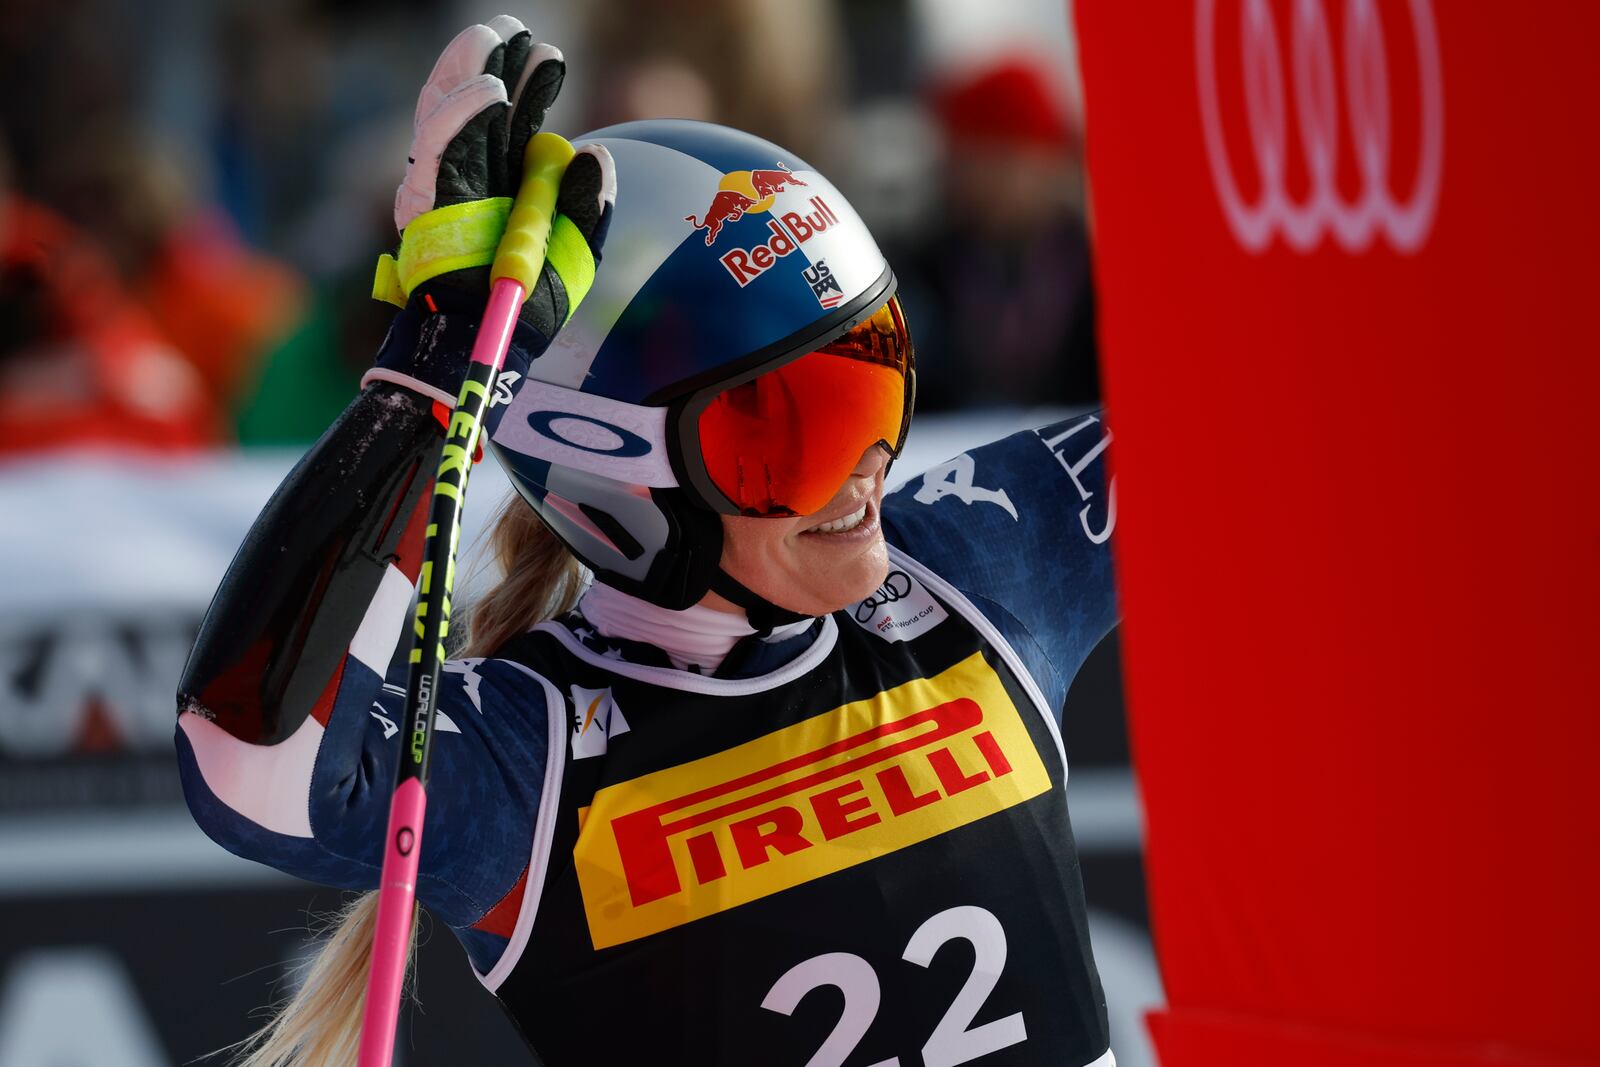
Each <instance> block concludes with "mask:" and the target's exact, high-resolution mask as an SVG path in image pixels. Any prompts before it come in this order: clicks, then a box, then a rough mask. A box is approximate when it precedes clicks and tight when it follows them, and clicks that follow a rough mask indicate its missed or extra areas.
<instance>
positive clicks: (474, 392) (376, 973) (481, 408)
mask: <svg viewBox="0 0 1600 1067" xmlns="http://www.w3.org/2000/svg"><path fill="white" fill-rule="evenodd" d="M572 154H573V152H572V146H571V145H570V144H568V143H567V142H566V141H565V140H563V139H562V138H560V137H557V136H556V135H555V134H553V133H541V134H538V135H537V136H535V137H534V138H533V139H532V140H531V141H530V142H529V143H528V150H527V153H526V155H525V156H524V159H523V177H522V186H521V188H519V189H518V190H517V196H516V200H515V201H514V203H513V204H512V208H511V215H510V218H509V219H507V221H506V230H505V234H504V235H503V236H502V237H501V238H500V245H499V248H498V249H497V250H496V252H495V257H494V265H493V267H492V268H491V269H490V274H489V276H490V278H491V279H492V282H491V288H490V290H489V303H488V306H487V307H486V308H485V309H484V312H483V321H482V322H481V323H480V324H479V326H478V336H477V340H476V341H475V342H474V343H473V346H472V361H471V362H470V363H469V364H468V365H467V376H466V379H465V380H464V381H463V382H462V383H461V392H460V394H459V395H458V396H457V397H456V406H455V410H454V412H452V413H451V416H450V425H449V427H448V429H447V430H446V432H445V443H444V451H443V453H442V454H441V455H440V457H439V473H438V475H437V476H436V477H435V479H434V483H433V501H432V505H431V507H430V510H429V513H428V530H427V537H426V541H425V542H424V547H423V554H422V571H421V574H420V578H419V582H418V589H417V616H416V627H415V630H414V632H415V633H416V634H417V637H416V643H415V644H414V645H413V646H412V649H411V665H410V680H409V683H408V685H407V687H406V711H405V717H404V722H405V727H406V731H407V732H406V733H405V734H403V736H402V742H403V744H402V750H401V753H400V762H399V766H398V767H397V769H396V771H395V789H394V797H393V798H392V799H391V800H390V802H389V824H388V829H387V830H386V831H385V837H384V849H383V873H382V875H381V876H380V879H379V883H378V918H377V933H376V935H375V937H374V939H373V943H372V973H371V976H370V977H369V978H368V979H367V996H366V1005H365V1008H364V1009H363V1012H362V1018H361V1051H360V1054H359V1056H358V1057H357V1063H358V1065H359V1067H389V1064H390V1063H391V1061H392V1059H393V1056H394V1039H395V1028H396V1026H397V1024H398V1022H399V1019H400V997H401V989H402V986H403V985H404V982H405V973H406V961H407V959H408V957H409V956H410V954H411V917H412V914H413V912H414V910H415V905H416V898H417V870H418V867H419V861H420V860H421V857H422V826H423V815H424V813H425V812H426V810H427V806H428V796H427V784H428V756H429V753H430V751H431V749H432V741H433V720H434V711H435V708H436V703H435V698H436V694H437V692H438V688H439V670H440V668H441V667H442V666H443V665H444V660H445V651H444V638H445V634H446V633H448V631H449V622H450V590H451V586H452V585H453V584H454V577H455V554H456V541H457V539H458V538H459V537H460V533H461V507H462V503H463V501H464V500H465V499H466V493H467V474H468V472H469V471H471V469H472V457H473V456H474V455H476V453H477V447H478V439H479V437H480V435H481V433H482V429H483V416H484V413H485V411H487V409H488V398H489V396H490V394H491V393H492V392H493V391H494V379H495V375H496V374H498V373H499V371H500V366H501V364H503V363H504V362H505V358H506V349H507V348H508V347H509V346H510V344H511V331H512V329H513V328H514V327H515V326H516V323H517V313H518V312H519V311H520V310H521V309H522V302H523V301H524V300H525V299H526V298H527V294H528V293H529V292H531V291H532V289H533V285H534V283H535V282H536V281H538V278H539V272H540V270H542V269H543V267H544V253H545V246H546V244H547V242H548V241H549V238H550V222H551V220H552V219H553V218H554V216H555V202H556V190H557V188H558V187H559V185H560V184H561V175H562V174H563V173H564V172H565V171H566V167H567V163H568V162H569V161H571V159H572Z"/></svg>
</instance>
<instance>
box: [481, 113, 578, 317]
mask: <svg viewBox="0 0 1600 1067" xmlns="http://www.w3.org/2000/svg"><path fill="white" fill-rule="evenodd" d="M572 156H573V151H572V145H570V144H568V143H567V139H566V138H565V137H561V136H559V135H557V134H554V133H539V134H535V135H534V136H533V138H532V139H531V140H529V141H528V148H527V151H526V152H525V153H524V154H523V157H522V186H521V187H520V188H519V189H518V190H517V199H516V202H515V203H514V204H512V206H511V217H510V218H509V219H507V220H506V232H505V234H504V235H503V236H502V237H501V238H500V247H499V248H498V249H497V250H496V252H495V254H494V265H493V266H492V267H491V268H490V270H489V278H490V280H491V281H492V282H493V281H499V280H500V279H501V278H510V279H512V280H513V281H515V282H517V283H518V284H520V285H521V286H522V294H523V299H527V296H528V294H529V293H532V292H533V286H534V283H535V282H537V281H538V280H539V271H540V270H542V269H543V267H544V252H545V246H546V245H547V244H548V243H549V241H550V223H551V222H552V221H553V220H554V219H555V216H556V191H557V190H558V189H559V188H560V187H561V176H562V175H563V174H565V173H566V170H567V164H568V163H570V162H571V161H572Z"/></svg>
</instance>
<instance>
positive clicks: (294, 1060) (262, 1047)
mask: <svg viewBox="0 0 1600 1067" xmlns="http://www.w3.org/2000/svg"><path fill="white" fill-rule="evenodd" d="M490 545H491V548H492V551H493V555H494V559H495V561H496V562H497V563H498V564H499V565H500V569H501V571H502V572H503V574H504V577H503V578H501V580H500V582H499V583H498V584H496V585H495V587H494V588H493V589H491V590H490V591H489V592H488V593H486V594H484V596H483V598H482V599H481V600H479V601H478V602H477V603H476V604H475V605H473V607H472V611H471V614H470V616H469V620H470V621H469V626H470V634H469V636H468V638H467V643H466V648H465V649H464V654H465V655H467V656H488V655H492V654H493V653H494V651H495V650H496V649H498V648H499V647H500V646H501V645H503V644H505V642H506V641H508V640H510V639H511V638H513V637H515V636H516V635H517V634H520V633H523V632H524V631H526V630H528V629H530V628H532V627H533V626H534V625H536V624H537V623H540V622H543V621H544V620H545V619H549V618H554V617H555V616H557V615H560V614H563V613H564V612H567V611H570V610H571V609H572V606H573V605H574V604H576V603H577V602H578V597H579V595H580V594H581V593H582V592H583V587H584V582H585V580H586V576H585V573H584V570H583V567H582V565H581V564H579V563H578V561H577V559H576V558H575V557H573V555H572V554H571V553H570V552H568V551H567V549H566V546H565V545H563V544H562V543H561V542H560V541H559V540H557V539H556V536H555V535H554V534H552V533H551V532H550V531H549V530H548V529H546V527H545V525H544V523H542V522H540V521H539V517H538V516H537V515H535V514H534V512H533V509H532V508H530V507H529V506H528V505H527V504H525V503H523V501H522V500H521V498H519V497H517V496H515V495H513V496H511V498H510V499H509V500H507V501H506V503H505V505H504V506H503V507H502V508H501V509H500V515H499V517H498V518H497V519H496V520H495V524H494V531H493V533H492V534H491V535H490ZM419 910H420V909H419ZM377 921H378V894H377V893H375V892H374V893H363V894H362V895H361V896H359V897H357V898H356V899H355V900H353V901H352V902H351V903H349V904H348V905H346V906H345V907H344V908H343V909H342V910H340V911H338V912H335V913H334V914H333V915H332V916H330V917H329V919H328V928H329V929H330V930H331V931H332V932H331V933H330V934H329V935H328V939H327V941H326V942H324V943H323V945H322V947H321V949H319V950H318V951H317V954H316V955H315V956H314V957H312V959H311V960H310V961H309V962H308V963H306V964H305V969H304V976H303V979H302V981H301V984H300V988H299V989H298V990H297V991H296V992H295V994H294V996H293V997H292V998H290V1000H289V1002H288V1003H287V1004H285V1005H284V1006H283V1007H282V1008H280V1009H279V1010H278V1012H277V1014H276V1015H274V1016H273V1017H272V1019H271V1020H270V1021H268V1023H267V1024H266V1025H265V1026H263V1027H262V1028H261V1029H260V1030H257V1031H256V1032H255V1033H254V1034H252V1035H250V1036H249V1037H248V1038H246V1039H245V1040H244V1041H242V1042H240V1044H239V1045H238V1046H237V1048H238V1049H239V1051H240V1053H241V1054H242V1055H243V1057H244V1058H243V1059H242V1060H240V1061H238V1067H345V1065H347V1064H353V1063H355V1061H356V1051H357V1047H358V1046H359V1044H360V1040H361V1013H362V1010H363V1008H364V1006H365V1001H366V991H367V976H368V975H369V973H370V972H371V969H372V939H373V934H374V932H375V929H376V926H377ZM416 943H417V938H416V919H415V917H414V918H413V920H412V936H411V945H412V956H413V960H414V959H415V953H416ZM411 962H412V961H411V960H408V961H407V963H406V974H407V978H406V985H407V992H408V993H409V991H410V985H411V977H410V975H411Z"/></svg>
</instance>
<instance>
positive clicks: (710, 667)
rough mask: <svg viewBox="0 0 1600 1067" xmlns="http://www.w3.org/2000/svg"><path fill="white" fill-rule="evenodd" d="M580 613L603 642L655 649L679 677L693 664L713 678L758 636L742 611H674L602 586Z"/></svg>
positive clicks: (587, 596) (774, 636)
mask: <svg viewBox="0 0 1600 1067" xmlns="http://www.w3.org/2000/svg"><path fill="white" fill-rule="evenodd" d="M578 611H579V612H581V613H582V614H583V617H584V618H585V619H588V620H589V623H590V624H591V625H592V626H593V627H594V628H595V629H596V630H598V631H600V632H601V633H602V634H604V635H606V636H607V637H618V638H622V639H623V640H627V641H641V642H643V643H645V644H648V645H654V646H655V647H656V648H659V649H660V650H661V651H663V652H665V653H666V654H667V658H668V659H670V660H671V661H672V665H673V666H674V667H676V668H678V669H679V670H680V671H681V670H687V669H688V668H689V666H690V664H694V665H696V666H698V667H699V668H700V669H701V670H703V671H705V672H706V673H708V674H709V673H712V672H714V671H715V670H716V669H717V668H718V667H720V666H722V661H723V660H724V659H725V658H726V657H727V655H728V653H729V651H731V650H732V649H733V646H734V645H736V644H738V643H739V642H740V641H741V640H743V639H744V638H746V637H749V636H750V635H751V634H753V633H755V632H756V629H755V627H754V626H751V625H750V620H749V619H747V618H746V617H745V613H744V611H743V610H740V611H717V610H716V609H715V608H708V607H705V606H704V605H701V604H696V605H694V606H693V607H689V608H684V609H683V610H682V611H672V610H671V609H669V608H663V607H658V606H657V605H655V604H652V603H650V602H649V601H647V600H640V599H639V598H638V597H636V596H629V595H628V594H627V593H624V592H622V591H621V590H618V589H613V588H612V587H611V586H609V585H602V584H601V583H600V582H595V583H594V584H592V585H590V586H589V589H588V591H587V592H586V593H584V594H583V599H582V600H580V601H579V602H578ZM812 621H813V620H811V619H801V620H800V621H799V622H795V623H790V624H789V625H787V626H780V627H778V628H777V629H775V630H773V631H772V633H771V635H770V636H768V637H767V638H766V640H768V641H780V640H783V639H784V638H787V637H794V636H796V635H798V634H801V633H804V632H805V631H806V629H807V628H809V627H810V626H811V623H812Z"/></svg>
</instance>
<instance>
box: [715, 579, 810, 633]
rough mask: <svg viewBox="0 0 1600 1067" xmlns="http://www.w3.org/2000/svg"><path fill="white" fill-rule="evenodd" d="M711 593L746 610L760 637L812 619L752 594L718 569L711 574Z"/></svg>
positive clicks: (747, 617) (747, 616)
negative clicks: (783, 627)
mask: <svg viewBox="0 0 1600 1067" xmlns="http://www.w3.org/2000/svg"><path fill="white" fill-rule="evenodd" d="M711 591H712V592H714V593H718V594H720V595H721V596H723V597H725V598H727V599H728V600H729V601H731V602H732V603H735V604H737V605H739V606H740V607H741V608H743V609H744V614H745V618H746V619H748V620H749V621H750V625H751V626H754V627H755V628H756V633H757V635H758V636H761V637H765V636H766V635H767V634H769V633H771V632H772V631H773V630H776V629H777V628H778V627H780V626H788V625H789V624H790V623H796V622H803V621H804V620H806V619H809V618H811V616H809V615H802V614H801V613H800V612H798V611H790V610H789V609H788V608H780V607H779V606H778V605H776V604H774V603H773V602H772V601H770V600H766V599H764V598H763V597H761V596H760V595H759V594H757V593H754V592H751V590H750V589H749V588H748V587H746V586H745V585H744V584H743V583H742V582H740V581H739V580H738V579H737V578H735V577H734V576H733V575H731V574H729V573H728V572H727V571H725V570H723V569H722V568H721V567H718V568H717V569H716V570H715V571H713V572H712V574H711Z"/></svg>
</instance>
